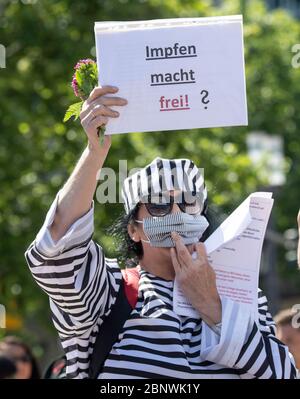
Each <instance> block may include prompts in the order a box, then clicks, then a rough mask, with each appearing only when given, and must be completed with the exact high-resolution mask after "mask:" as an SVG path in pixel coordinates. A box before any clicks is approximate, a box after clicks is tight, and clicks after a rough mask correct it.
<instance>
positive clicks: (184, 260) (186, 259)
mask: <svg viewBox="0 0 300 399" xmlns="http://www.w3.org/2000/svg"><path fill="white" fill-rule="evenodd" d="M172 238H173V240H174V243H175V248H176V254H177V258H178V260H179V262H180V264H181V265H182V266H188V265H189V264H190V262H191V261H192V257H191V255H190V253H189V251H188V250H187V248H186V246H185V245H184V243H183V242H182V239H181V237H180V235H179V234H177V233H175V232H172Z"/></svg>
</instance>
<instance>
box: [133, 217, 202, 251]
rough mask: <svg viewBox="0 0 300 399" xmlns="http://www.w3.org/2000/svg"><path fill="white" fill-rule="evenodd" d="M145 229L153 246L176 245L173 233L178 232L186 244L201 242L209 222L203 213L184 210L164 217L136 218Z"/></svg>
mask: <svg viewBox="0 0 300 399" xmlns="http://www.w3.org/2000/svg"><path fill="white" fill-rule="evenodd" d="M136 222H138V223H142V224H143V229H144V233H145V235H146V237H147V238H148V241H145V240H142V241H143V242H147V243H149V244H150V245H151V246H152V247H164V248H171V247H175V245H174V243H173V240H172V237H171V233H172V231H175V232H177V233H178V234H179V235H180V236H181V238H182V240H183V242H184V244H185V245H188V244H194V243H196V242H199V240H200V238H201V237H202V235H203V233H204V232H205V230H206V229H207V227H208V226H209V223H208V221H207V219H206V217H205V216H203V215H196V216H195V215H189V214H188V213H184V212H177V213H170V214H168V215H166V216H162V217H150V218H144V219H143V220H136Z"/></svg>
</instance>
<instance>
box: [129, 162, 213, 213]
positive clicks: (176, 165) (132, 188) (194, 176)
mask: <svg viewBox="0 0 300 399" xmlns="http://www.w3.org/2000/svg"><path fill="white" fill-rule="evenodd" d="M170 190H180V191H182V192H188V193H191V194H192V195H197V196H198V197H200V198H201V201H202V202H203V204H204V202H205V200H206V198H207V190H206V187H205V183H204V177H203V173H202V171H201V170H200V169H198V168H197V166H196V165H195V164H194V163H193V162H192V161H190V160H189V159H163V158H155V159H154V160H153V161H152V162H151V163H150V164H149V165H147V166H145V167H144V168H143V169H140V170H138V171H137V172H135V173H134V174H132V175H130V176H129V177H127V178H126V179H125V180H124V183H123V187H122V198H123V201H124V206H125V211H126V213H129V212H130V211H131V210H132V209H133V208H134V207H135V206H136V205H137V204H138V203H139V202H140V201H141V200H142V199H143V202H145V198H146V199H147V200H148V201H149V202H151V199H153V198H157V197H158V196H159V197H161V196H162V194H163V193H167V192H169V191H170Z"/></svg>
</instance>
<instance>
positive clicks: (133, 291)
mask: <svg viewBox="0 0 300 399" xmlns="http://www.w3.org/2000/svg"><path fill="white" fill-rule="evenodd" d="M122 276H123V278H122V280H121V284H120V288H119V292H118V295H117V298H116V302H115V303H114V305H113V306H112V309H111V312H110V314H109V315H108V316H107V318H106V319H105V320H104V321H103V324H102V325H101V327H100V329H99V332H98V335H97V337H96V341H95V345H94V349H93V353H92V355H91V360H90V367H89V378H90V379H97V378H98V375H99V374H100V372H101V370H102V368H103V365H104V362H105V360H106V358H107V356H108V355H109V352H110V351H111V348H112V346H113V344H114V343H115V342H116V340H117V339H118V335H119V333H120V332H121V330H122V328H123V325H124V324H125V322H126V320H127V319H128V317H129V315H130V313H131V311H132V309H133V308H134V307H135V305H136V302H137V296H138V281H139V273H138V268H137V267H136V268H134V269H125V270H122Z"/></svg>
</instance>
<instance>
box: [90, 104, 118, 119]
mask: <svg viewBox="0 0 300 399" xmlns="http://www.w3.org/2000/svg"><path fill="white" fill-rule="evenodd" d="M100 115H104V116H110V117H112V118H117V117H118V116H119V115H120V114H119V112H118V111H114V110H113V109H111V108H108V107H106V106H105V105H102V104H100V105H97V106H95V107H94V108H93V109H91V111H90V112H89V113H88V114H87V115H86V116H85V118H86V119H88V120H90V121H92V120H93V119H94V118H96V117H98V116H100ZM85 118H83V119H85Z"/></svg>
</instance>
